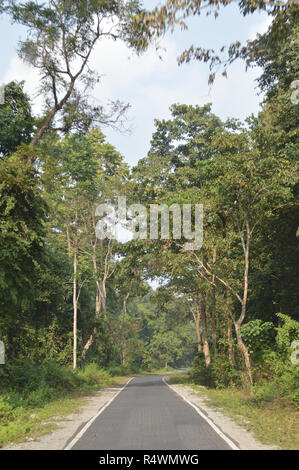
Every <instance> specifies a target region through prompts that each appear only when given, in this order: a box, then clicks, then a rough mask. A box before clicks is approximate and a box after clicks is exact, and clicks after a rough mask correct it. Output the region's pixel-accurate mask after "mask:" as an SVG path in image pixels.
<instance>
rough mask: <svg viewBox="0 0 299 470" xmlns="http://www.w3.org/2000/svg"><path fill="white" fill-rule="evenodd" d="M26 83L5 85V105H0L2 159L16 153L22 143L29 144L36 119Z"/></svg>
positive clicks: (0, 151) (0, 147)
mask: <svg viewBox="0 0 299 470" xmlns="http://www.w3.org/2000/svg"><path fill="white" fill-rule="evenodd" d="M23 86H24V82H20V83H18V82H10V83H8V84H7V85H5V93H4V104H0V158H1V155H2V156H7V155H10V154H11V153H13V152H15V151H16V150H17V148H18V146H19V145H20V144H21V143H29V142H30V139H31V136H32V133H33V130H34V118H33V116H32V114H31V106H30V101H29V98H28V96H27V95H26V94H25V93H24V91H23Z"/></svg>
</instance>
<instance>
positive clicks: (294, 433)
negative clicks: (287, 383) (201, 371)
mask: <svg viewBox="0 0 299 470" xmlns="http://www.w3.org/2000/svg"><path fill="white" fill-rule="evenodd" d="M167 380H168V381H169V383H171V384H187V385H190V386H191V387H192V388H193V389H194V390H195V391H196V392H197V393H198V395H200V396H201V397H203V398H205V397H207V398H208V399H209V400H208V402H207V404H208V406H212V407H215V408H221V412H222V413H224V414H226V415H227V416H229V417H231V418H232V419H233V420H234V421H235V422H237V423H238V424H240V425H241V426H242V427H243V428H245V429H247V430H248V431H251V432H253V434H254V435H255V437H256V438H257V439H258V440H259V441H260V442H262V443H264V444H269V445H277V446H279V447H281V448H282V449H293V450H298V449H299V410H298V407H296V405H295V404H294V403H293V402H292V401H290V400H289V399H287V398H277V397H274V398H273V399H272V400H271V399H269V397H268V400H264V401H260V400H257V399H256V398H255V396H254V395H253V396H251V395H248V394H246V393H245V392H244V391H243V390H241V389H237V388H225V389H209V388H207V387H203V386H198V385H195V384H194V383H192V382H191V380H190V378H189V377H188V375H187V374H178V375H172V376H170V377H169V378H168V379H167Z"/></svg>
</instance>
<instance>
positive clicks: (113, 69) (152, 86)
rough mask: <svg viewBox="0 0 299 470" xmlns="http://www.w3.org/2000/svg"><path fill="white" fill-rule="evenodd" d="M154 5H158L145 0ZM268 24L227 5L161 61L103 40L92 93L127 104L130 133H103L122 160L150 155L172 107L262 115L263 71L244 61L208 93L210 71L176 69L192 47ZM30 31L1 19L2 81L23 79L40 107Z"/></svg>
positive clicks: (167, 43) (168, 45) (174, 39)
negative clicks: (22, 53)
mask: <svg viewBox="0 0 299 470" xmlns="http://www.w3.org/2000/svg"><path fill="white" fill-rule="evenodd" d="M145 3H146V6H147V7H150V6H151V5H153V4H155V3H156V2H153V1H150V2H149V1H146V2H145ZM268 24H269V18H267V15H266V14H264V13H263V14H259V13H256V14H254V15H251V16H249V17H247V18H243V17H242V16H241V15H240V14H239V12H238V10H237V7H236V6H235V5H230V6H229V7H227V8H225V9H224V10H223V11H222V13H221V15H220V16H219V17H218V18H217V19H216V20H215V19H214V17H212V16H211V17H205V16H202V17H196V18H193V19H192V20H191V21H189V31H187V32H181V31H179V30H177V31H176V32H175V33H174V34H168V35H167V36H166V37H165V39H164V40H163V41H162V44H161V45H162V46H163V47H165V49H166V50H165V51H163V52H162V56H163V60H162V61H161V60H159V58H158V57H157V54H156V53H155V52H154V51H149V52H148V53H146V54H145V55H144V56H142V57H140V58H137V57H135V56H132V54H131V53H130V52H129V51H128V50H127V49H126V48H125V47H124V46H123V45H122V44H120V43H111V42H108V41H103V42H102V43H100V44H99V45H98V47H97V49H96V50H95V51H94V54H93V56H92V59H91V65H92V67H94V68H95V69H96V70H97V71H98V72H99V73H100V74H102V75H103V77H102V80H101V83H100V84H99V86H97V88H96V89H95V90H94V91H93V92H92V94H93V96H94V97H95V99H96V100H99V101H101V102H106V101H107V100H109V99H117V98H119V99H121V100H122V101H125V102H129V103H130V104H131V109H130V111H129V114H128V117H129V122H130V126H131V133H130V134H129V135H128V134H127V135H123V134H120V133H119V132H117V131H114V130H111V129H108V128H104V129H103V131H104V133H105V134H106V135H107V139H108V140H109V141H110V142H111V143H112V144H114V145H115V146H116V147H117V149H118V150H119V151H120V152H121V153H122V154H123V155H124V157H125V159H126V161H127V162H128V163H130V164H131V165H132V164H135V163H136V162H137V161H138V159H139V158H142V157H144V156H146V153H147V151H148V149H149V145H150V139H151V135H152V132H153V130H154V119H155V118H157V119H165V118H168V117H169V116H170V114H169V106H170V105H171V104H172V103H174V102H177V103H187V104H194V105H195V104H198V105H203V104H205V103H208V102H212V105H213V108H212V109H213V111H214V112H215V113H216V114H218V115H219V116H220V117H221V118H223V119H225V118H227V117H236V118H240V119H244V118H245V117H246V116H248V115H249V114H251V113H257V111H258V106H259V102H260V100H261V98H262V97H261V96H257V90H256V89H255V88H256V83H255V81H254V79H255V78H256V77H257V76H258V74H259V71H258V70H257V69H254V70H251V71H249V72H247V73H246V72H245V67H244V64H242V63H241V62H238V63H236V64H234V65H233V66H232V67H231V69H230V70H229V74H228V79H225V78H224V77H221V76H220V77H218V78H217V79H216V82H215V84H214V85H213V87H212V88H210V87H209V86H208V84H207V77H208V73H209V71H208V67H207V66H206V65H204V64H202V63H198V62H192V63H189V64H185V65H182V66H180V67H178V65H177V63H176V57H177V56H178V55H179V53H180V52H181V51H182V50H183V49H184V48H185V47H187V46H188V45H190V44H192V43H193V44H195V45H201V46H203V47H209V48H214V49H217V48H219V47H221V46H222V45H224V44H230V43H231V42H234V41H235V40H237V39H238V40H240V41H241V42H242V41H245V40H246V39H248V38H249V37H251V38H252V37H254V35H255V33H256V32H257V31H259V32H263V31H265V29H266V28H267V25H268ZM24 33H25V28H23V27H20V26H16V25H11V24H10V22H9V20H8V18H7V17H4V16H2V17H0V41H1V64H0V83H5V82H7V81H10V80H13V79H16V80H25V82H26V90H27V91H28V92H29V94H30V96H31V97H32V98H35V99H34V100H33V102H34V105H35V109H36V110H38V109H39V105H40V98H38V97H36V96H35V95H36V87H37V84H38V77H37V75H36V72H35V71H33V70H30V69H29V68H28V67H27V66H24V65H23V64H22V63H21V61H20V60H19V59H18V58H17V57H16V48H17V44H18V41H19V39H20V38H21V37H22V35H24Z"/></svg>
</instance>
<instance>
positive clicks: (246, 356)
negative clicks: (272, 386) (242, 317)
mask: <svg viewBox="0 0 299 470" xmlns="http://www.w3.org/2000/svg"><path fill="white" fill-rule="evenodd" d="M235 331H236V337H237V343H238V346H239V349H240V351H241V353H242V354H243V357H244V362H245V367H246V372H247V377H248V381H249V384H250V388H251V389H252V387H253V378H252V369H251V363H250V357H249V353H248V349H247V346H246V345H245V343H244V342H243V340H242V337H241V334H240V325H239V323H238V322H235Z"/></svg>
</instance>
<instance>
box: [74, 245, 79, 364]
mask: <svg viewBox="0 0 299 470" xmlns="http://www.w3.org/2000/svg"><path fill="white" fill-rule="evenodd" d="M73 309H74V319H73V368H74V369H76V368H77V321H78V299H77V247H75V248H74V280H73Z"/></svg>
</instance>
